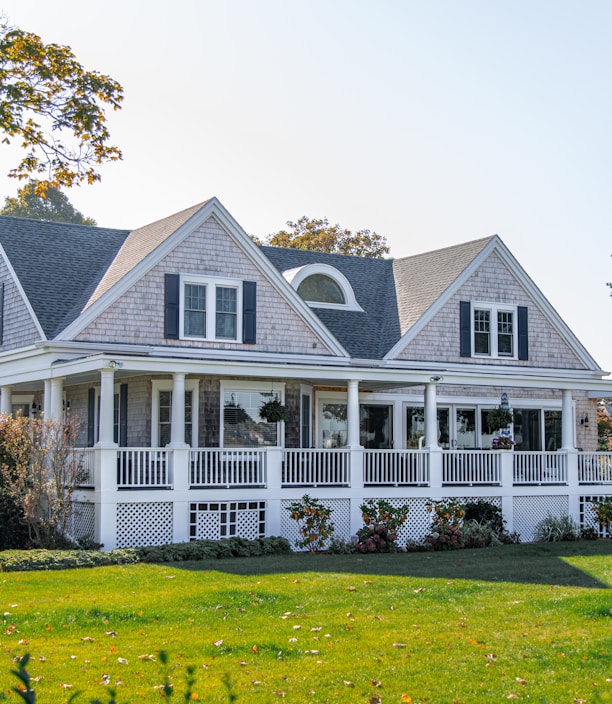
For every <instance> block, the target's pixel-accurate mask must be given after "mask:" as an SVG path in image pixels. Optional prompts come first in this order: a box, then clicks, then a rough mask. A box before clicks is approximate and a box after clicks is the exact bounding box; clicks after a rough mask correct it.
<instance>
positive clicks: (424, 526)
mask: <svg viewBox="0 0 612 704" xmlns="http://www.w3.org/2000/svg"><path fill="white" fill-rule="evenodd" d="M385 501H387V502H388V503H390V504H391V506H393V508H400V507H401V506H404V505H407V506H408V518H407V519H406V523H404V525H403V526H402V527H401V528H400V529H399V531H398V533H397V545H398V546H399V547H404V546H405V545H406V543H407V542H408V541H409V540H421V538H423V537H425V536H426V535H427V533H429V526H430V524H431V515H430V514H429V513H428V512H427V500H426V499H414V498H408V499H385Z"/></svg>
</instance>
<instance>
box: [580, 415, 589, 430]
mask: <svg viewBox="0 0 612 704" xmlns="http://www.w3.org/2000/svg"><path fill="white" fill-rule="evenodd" d="M580 425H584V427H585V428H588V427H589V417H588V416H587V414H586V413H585V414H584V415H583V416H582V418H581V419H580Z"/></svg>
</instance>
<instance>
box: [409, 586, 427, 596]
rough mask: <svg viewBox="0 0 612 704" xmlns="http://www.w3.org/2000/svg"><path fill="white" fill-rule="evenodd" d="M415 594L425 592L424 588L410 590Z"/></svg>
mask: <svg viewBox="0 0 612 704" xmlns="http://www.w3.org/2000/svg"><path fill="white" fill-rule="evenodd" d="M412 591H413V592H414V593H415V594H420V593H421V592H424V591H425V587H419V588H418V589H413V590H412Z"/></svg>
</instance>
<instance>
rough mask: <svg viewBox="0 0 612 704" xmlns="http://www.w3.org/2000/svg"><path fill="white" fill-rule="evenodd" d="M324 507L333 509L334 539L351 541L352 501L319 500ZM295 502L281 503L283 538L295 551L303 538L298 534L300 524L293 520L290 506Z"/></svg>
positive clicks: (284, 501)
mask: <svg viewBox="0 0 612 704" xmlns="http://www.w3.org/2000/svg"><path fill="white" fill-rule="evenodd" d="M319 500H320V501H321V503H322V504H323V506H325V507H326V508H329V509H331V520H332V523H333V524H334V537H335V538H342V539H343V540H350V537H351V502H350V499H319ZM292 503H293V501H288V500H283V501H281V536H282V537H283V538H286V539H287V540H288V541H289V545H291V549H292V550H294V549H295V542H296V540H299V539H300V538H301V536H300V534H299V533H298V523H297V521H294V520H293V518H291V514H290V512H289V506H290V505H291V504H292Z"/></svg>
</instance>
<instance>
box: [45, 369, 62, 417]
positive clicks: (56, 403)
mask: <svg viewBox="0 0 612 704" xmlns="http://www.w3.org/2000/svg"><path fill="white" fill-rule="evenodd" d="M63 404H64V378H63V377H59V378H56V379H51V400H50V402H49V416H50V417H51V418H52V419H53V420H55V421H61V420H62V419H63V417H64V416H63V413H64V406H63Z"/></svg>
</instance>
